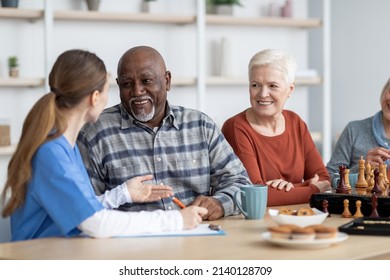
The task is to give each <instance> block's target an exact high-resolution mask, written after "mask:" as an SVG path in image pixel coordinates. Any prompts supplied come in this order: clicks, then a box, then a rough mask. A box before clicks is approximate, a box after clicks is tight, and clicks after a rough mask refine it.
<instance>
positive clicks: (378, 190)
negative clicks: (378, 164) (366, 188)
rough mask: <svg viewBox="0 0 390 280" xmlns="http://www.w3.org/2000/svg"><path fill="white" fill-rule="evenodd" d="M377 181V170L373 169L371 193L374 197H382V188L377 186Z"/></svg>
mask: <svg viewBox="0 0 390 280" xmlns="http://www.w3.org/2000/svg"><path fill="white" fill-rule="evenodd" d="M378 179H379V169H378V168H375V170H374V186H373V187H372V190H371V193H373V194H374V193H375V194H376V195H382V188H381V187H380V186H379V184H378Z"/></svg>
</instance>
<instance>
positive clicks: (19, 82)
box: [0, 77, 45, 87]
mask: <svg viewBox="0 0 390 280" xmlns="http://www.w3.org/2000/svg"><path fill="white" fill-rule="evenodd" d="M44 83H45V80H44V79H43V78H23V77H21V78H1V77H0V87H40V86H43V85H44Z"/></svg>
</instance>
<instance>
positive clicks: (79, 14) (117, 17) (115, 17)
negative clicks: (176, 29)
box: [54, 11, 196, 24]
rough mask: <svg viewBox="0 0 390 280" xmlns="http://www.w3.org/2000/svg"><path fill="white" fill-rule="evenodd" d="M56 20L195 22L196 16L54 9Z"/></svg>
mask: <svg viewBox="0 0 390 280" xmlns="http://www.w3.org/2000/svg"><path fill="white" fill-rule="evenodd" d="M54 19H55V20H85V21H121V22H140V23H167V24H193V23H195V21H196V17H195V16H181V15H168V14H149V13H119V12H99V11H96V12H95V11H54Z"/></svg>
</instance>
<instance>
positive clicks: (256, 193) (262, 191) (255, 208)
mask: <svg viewBox="0 0 390 280" xmlns="http://www.w3.org/2000/svg"><path fill="white" fill-rule="evenodd" d="M239 194H240V197H238V195H239ZM267 198H268V186H266V185H246V186H241V187H240V189H239V190H238V191H236V192H235V193H234V202H235V204H236V205H237V207H238V209H240V211H241V212H242V214H243V215H244V216H245V218H246V219H249V220H261V219H263V218H264V215H265V210H266V208H267Z"/></svg>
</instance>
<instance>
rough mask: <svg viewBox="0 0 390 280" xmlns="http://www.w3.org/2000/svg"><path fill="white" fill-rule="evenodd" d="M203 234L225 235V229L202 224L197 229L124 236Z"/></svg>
mask: <svg viewBox="0 0 390 280" xmlns="http://www.w3.org/2000/svg"><path fill="white" fill-rule="evenodd" d="M201 235H225V232H224V231H223V230H212V229H210V228H209V224H200V225H199V226H197V227H196V228H195V229H191V230H179V231H164V232H158V233H155V232H154V233H143V234H139V233H138V234H130V235H126V236H123V237H158V236H161V237H164V236H201Z"/></svg>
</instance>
